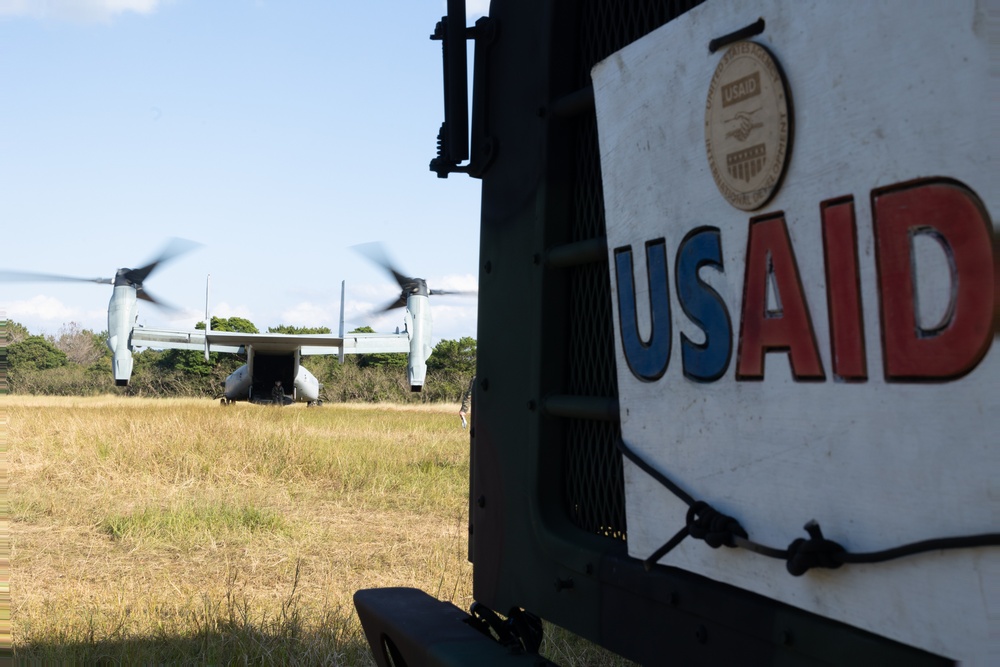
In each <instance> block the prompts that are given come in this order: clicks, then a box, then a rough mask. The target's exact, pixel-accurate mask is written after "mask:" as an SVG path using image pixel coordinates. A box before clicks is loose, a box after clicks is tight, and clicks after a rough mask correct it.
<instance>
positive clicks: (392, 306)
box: [375, 296, 406, 313]
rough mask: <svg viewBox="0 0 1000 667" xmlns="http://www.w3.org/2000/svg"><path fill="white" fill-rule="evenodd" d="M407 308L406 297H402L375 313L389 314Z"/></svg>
mask: <svg viewBox="0 0 1000 667" xmlns="http://www.w3.org/2000/svg"><path fill="white" fill-rule="evenodd" d="M405 307H406V297H405V296H400V297H399V298H398V299H396V300H395V301H393V302H392V303H390V304H388V305H387V306H384V307H382V308H379V309H378V310H376V311H375V313H387V312H389V311H390V310H395V309H396V308H405Z"/></svg>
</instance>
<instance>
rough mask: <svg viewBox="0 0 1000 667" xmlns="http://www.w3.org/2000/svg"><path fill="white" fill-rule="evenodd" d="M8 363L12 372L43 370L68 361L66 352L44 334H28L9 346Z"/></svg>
mask: <svg viewBox="0 0 1000 667" xmlns="http://www.w3.org/2000/svg"><path fill="white" fill-rule="evenodd" d="M7 363H8V365H9V368H10V370H11V371H12V372H25V371H43V370H46V369H48V368H58V367H59V366H65V365H66V364H67V363H68V360H67V358H66V353H65V352H63V351H62V350H60V349H59V348H57V347H56V346H55V345H53V344H52V343H51V342H50V341H48V340H47V339H46V338H45V337H44V336H28V337H27V338H25V339H24V340H22V341H21V342H19V343H12V344H10V345H8V346H7Z"/></svg>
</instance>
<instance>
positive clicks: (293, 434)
mask: <svg viewBox="0 0 1000 667" xmlns="http://www.w3.org/2000/svg"><path fill="white" fill-rule="evenodd" d="M0 409H4V410H6V412H7V418H8V429H9V430H8V434H7V436H8V445H9V461H10V492H9V494H10V495H9V501H10V512H11V519H12V534H13V543H12V554H11V556H12V571H13V577H12V582H11V598H12V609H11V617H12V622H13V641H14V646H15V651H16V656H17V658H18V661H19V662H20V661H22V660H23V661H31V660H40V661H44V662H49V661H69V662H77V663H93V662H98V661H101V660H105V661H107V662H109V663H112V664H117V663H121V662H124V663H150V662H156V663H207V664H220V663H221V664H226V663H244V662H249V663H260V662H265V663H299V664H348V665H365V664H373V661H372V659H371V656H370V653H369V649H368V647H367V644H366V643H365V642H364V639H363V635H362V633H361V630H360V624H359V622H358V621H357V616H356V614H355V612H354V607H353V604H352V600H351V596H352V595H353V593H354V591H355V590H357V589H359V588H367V587H375V586H415V587H419V588H422V589H424V590H426V591H428V592H430V593H432V594H434V595H436V596H438V597H439V598H441V599H444V600H449V601H452V602H454V603H455V604H456V605H458V606H459V607H462V608H468V605H469V604H470V602H471V599H470V593H471V585H472V566H471V565H470V564H469V563H468V562H467V561H466V557H465V555H466V530H467V529H466V512H467V502H468V496H467V493H468V490H467V489H468V431H465V430H463V429H461V428H460V427H459V421H458V418H457V415H456V412H457V409H458V406H457V405H456V406H451V405H443V406H432V407H386V406H370V405H365V406H361V405H352V406H343V405H330V404H327V405H326V406H324V407H323V408H320V409H306V408H305V407H304V406H291V407H288V408H282V409H278V408H268V407H258V406H250V405H246V404H238V405H234V406H231V407H227V408H222V407H221V406H219V404H218V403H216V402H214V401H207V400H195V399H192V400H158V399H139V400H136V399H122V398H116V397H107V398H88V399H81V398H76V399H74V398H43V397H37V398H32V397H18V396H0Z"/></svg>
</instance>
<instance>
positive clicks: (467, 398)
mask: <svg viewBox="0 0 1000 667" xmlns="http://www.w3.org/2000/svg"><path fill="white" fill-rule="evenodd" d="M475 386H476V376H475V375H473V376H472V379H471V380H469V386H468V388H466V390H465V393H464V394H462V407H460V408H459V409H458V416H459V417H460V418H461V419H462V428H465V427H466V426H468V424H469V422H468V420H467V419H466V417H465V415H467V414H468V413H469V411H470V410H471V409H472V390H473V388H474V387H475Z"/></svg>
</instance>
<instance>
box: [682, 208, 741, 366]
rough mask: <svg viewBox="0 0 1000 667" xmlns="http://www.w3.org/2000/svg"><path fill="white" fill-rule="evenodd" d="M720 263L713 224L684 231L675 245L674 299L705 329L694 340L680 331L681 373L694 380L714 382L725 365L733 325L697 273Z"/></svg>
mask: <svg viewBox="0 0 1000 667" xmlns="http://www.w3.org/2000/svg"><path fill="white" fill-rule="evenodd" d="M706 265H707V266H713V267H716V268H717V269H719V270H720V271H722V270H723V267H722V237H721V235H720V233H719V230H718V228H716V227H699V228H698V229H694V230H692V231H691V232H689V233H688V235H687V236H685V237H684V240H683V241H681V245H680V248H678V249H677V263H676V266H675V269H676V271H677V280H676V283H677V299H678V301H680V304H681V309H683V310H684V314H685V315H687V316H688V318H689V319H690V320H691V321H692V322H694V323H695V324H697V325H698V327H699V328H700V329H701V330H702V331H704V332H705V342H704V343H702V344H700V345H699V344H697V343H693V342H691V340H690V339H689V338H688V337H687V336H685V335H684V334H683V333H682V334H681V363H682V365H683V368H684V375H685V376H686V377H688V378H690V379H692V380H696V381H698V382H714V381H716V380H718V379H719V378H720V377H722V376H723V375H724V374H725V372H726V369H727V368H728V367H729V359H730V357H731V356H732V349H733V344H732V341H733V328H732V323H731V322H730V319H729V311H727V310H726V304H725V303H724V302H723V300H722V297H721V296H719V293H718V292H716V291H715V290H714V289H712V288H711V287H709V286H708V285H707V284H705V282H704V281H703V280H702V279H701V278H699V277H698V270H699V269H700V268H701V267H703V266H706Z"/></svg>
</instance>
